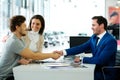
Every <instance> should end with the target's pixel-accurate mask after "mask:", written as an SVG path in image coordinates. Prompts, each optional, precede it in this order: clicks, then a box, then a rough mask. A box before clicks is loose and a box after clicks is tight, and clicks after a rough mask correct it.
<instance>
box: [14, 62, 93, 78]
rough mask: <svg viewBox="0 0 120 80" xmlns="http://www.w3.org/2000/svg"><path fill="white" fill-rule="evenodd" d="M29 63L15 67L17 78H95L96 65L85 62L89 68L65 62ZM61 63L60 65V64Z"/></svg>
mask: <svg viewBox="0 0 120 80" xmlns="http://www.w3.org/2000/svg"><path fill="white" fill-rule="evenodd" d="M54 64H55V65H56V63H44V64H28V65H20V66H17V67H14V68H13V73H14V77H15V80H94V66H95V65H91V64H84V65H85V66H86V67H87V68H82V67H76V68H74V67H72V66H67V65H66V64H65V63H57V65H58V66H60V65H61V64H62V65H65V67H61V66H60V67H54V68H51V67H50V66H51V65H52V66H54ZM59 64H60V65H59Z"/></svg>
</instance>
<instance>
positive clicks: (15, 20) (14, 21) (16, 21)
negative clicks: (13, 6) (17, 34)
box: [10, 15, 26, 32]
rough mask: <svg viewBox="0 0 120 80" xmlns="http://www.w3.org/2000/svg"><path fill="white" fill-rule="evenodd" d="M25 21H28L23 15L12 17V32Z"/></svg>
mask: <svg viewBox="0 0 120 80" xmlns="http://www.w3.org/2000/svg"><path fill="white" fill-rule="evenodd" d="M25 21H26V18H25V17H24V16H22V15H16V16H13V17H12V18H11V19H10V30H11V32H14V31H15V30H16V26H20V25H21V24H22V23H24V22H25Z"/></svg>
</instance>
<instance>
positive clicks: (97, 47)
mask: <svg viewBox="0 0 120 80" xmlns="http://www.w3.org/2000/svg"><path fill="white" fill-rule="evenodd" d="M92 30H93V35H92V36H91V38H90V39H89V40H88V41H87V42H85V43H84V44H82V45H79V46H76V47H72V48H69V49H65V50H60V51H55V52H57V53H59V54H61V55H66V56H68V55H76V54H79V53H83V52H85V51H86V50H89V49H90V50H91V52H92V55H93V56H92V57H84V58H83V59H82V60H83V63H89V64H96V66H95V70H94V80H115V79H114V77H115V74H114V71H113V70H111V69H108V70H106V71H107V73H108V74H107V77H106V78H105V79H104V75H103V72H102V68H103V67H105V66H107V67H111V66H114V65H115V56H116V52H117V42H116V40H115V38H114V37H113V36H112V35H111V34H109V33H108V32H107V20H106V19H105V18H104V17H102V16H94V17H93V18H92ZM97 37H99V39H98V42H97Z"/></svg>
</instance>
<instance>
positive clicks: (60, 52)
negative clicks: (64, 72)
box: [54, 50, 63, 56]
mask: <svg viewBox="0 0 120 80" xmlns="http://www.w3.org/2000/svg"><path fill="white" fill-rule="evenodd" d="M54 53H58V54H60V55H61V56H62V55H63V51H62V50H61V51H54Z"/></svg>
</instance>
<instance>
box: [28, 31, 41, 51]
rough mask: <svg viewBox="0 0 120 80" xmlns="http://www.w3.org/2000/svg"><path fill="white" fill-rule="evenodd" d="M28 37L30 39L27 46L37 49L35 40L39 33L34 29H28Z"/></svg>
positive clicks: (33, 49) (36, 40) (37, 38)
mask: <svg viewBox="0 0 120 80" xmlns="http://www.w3.org/2000/svg"><path fill="white" fill-rule="evenodd" d="M28 37H29V39H30V41H31V43H30V45H29V48H30V49H31V50H32V51H33V52H36V51H38V50H37V42H38V40H39V34H38V32H34V31H29V32H28Z"/></svg>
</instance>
